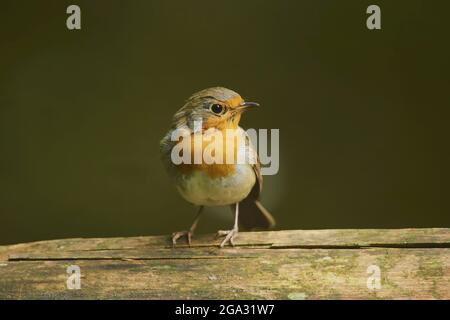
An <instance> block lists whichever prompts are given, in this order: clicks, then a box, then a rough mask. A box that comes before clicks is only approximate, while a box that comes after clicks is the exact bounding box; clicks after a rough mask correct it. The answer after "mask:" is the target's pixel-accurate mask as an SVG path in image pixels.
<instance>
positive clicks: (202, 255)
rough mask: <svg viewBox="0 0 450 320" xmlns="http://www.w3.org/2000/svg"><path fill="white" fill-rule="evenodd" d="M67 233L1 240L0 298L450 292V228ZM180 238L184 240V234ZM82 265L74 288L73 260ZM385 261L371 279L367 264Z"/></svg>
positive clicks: (449, 295)
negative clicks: (70, 284) (175, 242)
mask: <svg viewBox="0 0 450 320" xmlns="http://www.w3.org/2000/svg"><path fill="white" fill-rule="evenodd" d="M219 241H220V239H215V237H214V235H202V236H198V237H196V238H194V239H193V244H192V247H190V248H189V247H187V246H186V245H184V244H183V243H181V244H180V245H179V246H177V247H176V248H172V246H171V245H170V242H169V238H168V237H167V236H156V237H133V238H103V239H66V240H54V241H42V242H35V243H29V244H18V245H12V246H0V299H80V298H86V299H99V298H102V299H450V229H401V230H293V231H269V232H247V233H240V234H239V236H238V238H237V239H236V247H234V248H231V247H228V248H224V249H219V248H217V245H218V243H219ZM181 242H182V241H181ZM70 265H77V266H79V267H80V268H81V289H80V290H68V289H67V285H66V281H67V277H68V274H67V273H66V269H67V267H68V266H70ZM370 265H376V266H378V267H379V268H380V271H381V274H380V276H381V288H380V289H369V288H368V287H367V280H368V277H369V276H370V274H368V273H367V268H368V267H369V266H370Z"/></svg>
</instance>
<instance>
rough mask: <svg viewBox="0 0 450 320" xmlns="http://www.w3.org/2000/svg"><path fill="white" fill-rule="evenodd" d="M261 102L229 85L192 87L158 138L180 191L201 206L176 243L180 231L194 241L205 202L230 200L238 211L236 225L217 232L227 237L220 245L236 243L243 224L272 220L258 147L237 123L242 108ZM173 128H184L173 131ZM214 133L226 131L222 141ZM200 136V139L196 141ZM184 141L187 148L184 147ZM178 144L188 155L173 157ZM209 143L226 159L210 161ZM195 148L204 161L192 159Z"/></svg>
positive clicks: (256, 225)
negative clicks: (249, 99) (242, 157)
mask: <svg viewBox="0 0 450 320" xmlns="http://www.w3.org/2000/svg"><path fill="white" fill-rule="evenodd" d="M258 106H259V104H258V103H256V102H247V101H244V100H243V99H242V97H241V96H240V95H239V94H238V93H236V92H234V91H232V90H230V89H226V88H223V87H214V88H208V89H205V90H202V91H199V92H197V93H194V94H193V95H192V96H191V97H190V98H189V99H188V100H187V101H186V103H185V104H184V106H183V107H182V108H181V109H180V110H178V111H177V112H176V113H175V115H174V117H173V122H172V127H171V128H170V130H169V131H168V133H167V134H166V135H165V137H164V138H163V139H162V140H161V142H160V151H161V156H162V160H163V162H164V164H165V166H166V169H167V171H168V173H169V176H170V177H171V178H172V180H173V182H174V184H175V186H176V188H177V190H178V191H179V193H180V194H181V196H182V197H183V198H184V199H185V200H187V201H188V202H190V203H192V204H194V205H196V206H199V209H198V213H197V215H196V217H195V219H194V222H193V224H192V226H191V227H190V229H189V230H187V231H180V232H174V233H173V234H172V243H173V245H175V244H176V241H177V240H178V239H180V238H181V237H186V238H187V242H188V244H189V245H190V244H191V237H192V235H193V233H194V231H195V228H196V227H197V224H198V221H199V218H200V215H201V213H202V211H203V208H204V207H205V206H228V205H229V206H231V208H232V211H234V225H233V228H232V229H231V230H226V231H225V230H219V231H218V232H217V235H218V236H224V237H225V238H224V240H223V241H222V242H221V244H220V247H223V246H225V245H226V244H227V243H229V244H231V245H232V246H234V239H235V238H236V236H237V234H238V226H239V224H241V225H242V226H243V227H244V228H246V229H254V228H258V229H268V228H271V227H273V226H274V224H275V220H274V218H273V217H272V215H271V214H270V213H269V211H268V210H266V209H265V208H264V207H263V205H262V204H261V203H260V201H259V195H260V193H261V190H262V183H263V178H262V175H261V172H260V162H259V158H258V155H257V152H256V150H255V149H254V147H253V146H252V144H251V141H250V139H249V137H248V135H247V133H246V132H245V131H244V130H243V129H242V128H241V127H239V121H240V119H241V115H242V113H243V112H244V111H246V110H249V109H253V108H256V107H258ZM175 132H176V133H179V132H181V134H179V135H174V133H175ZM230 132H231V133H233V134H234V135H231V137H232V138H229V136H230V135H229V133H230ZM215 133H217V134H220V136H221V137H225V138H223V141H221V142H223V143H219V144H212V142H211V139H208V136H211V134H215ZM174 136H179V139H174ZM198 138H199V139H200V142H201V143H197V144H196V143H195V141H198V140H196V139H198ZM185 139H187V140H186V141H189V142H188V143H186V141H184V140H185ZM220 139H222V138H220ZM192 141H194V143H192ZM231 142H233V143H231ZM181 145H182V146H185V147H186V148H184V149H183V148H180V146H181ZM175 147H176V148H179V149H181V150H182V152H180V156H182V157H183V159H188V160H189V161H184V162H182V163H179V161H178V162H177V161H174V158H173V154H174V152H173V151H174V148H175ZM207 149H209V151H210V153H209V154H210V155H213V156H215V158H214V160H217V159H222V160H223V159H226V160H228V161H225V163H224V162H223V161H213V162H212V163H211V159H209V160H210V161H206V160H207V159H206V155H205V154H206V150H207ZM211 151H212V152H211ZM186 153H187V154H186ZM196 153H199V154H200V155H201V160H202V161H200V162H199V161H191V160H192V159H193V158H194V155H195V154H196ZM242 153H244V154H246V155H247V157H245V160H246V161H244V162H243V161H237V159H238V156H239V154H242ZM230 154H231V157H229V156H230ZM220 156H221V157H220ZM230 158H231V161H229V160H230ZM252 160H253V161H252Z"/></svg>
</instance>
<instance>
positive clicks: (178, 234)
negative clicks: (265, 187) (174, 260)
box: [172, 231, 194, 247]
mask: <svg viewBox="0 0 450 320" xmlns="http://www.w3.org/2000/svg"><path fill="white" fill-rule="evenodd" d="M193 234H194V233H193V232H192V231H178V232H174V233H172V245H173V246H174V247H175V245H176V244H177V240H178V239H180V238H182V237H186V239H187V243H188V245H189V246H191V239H192V235H193Z"/></svg>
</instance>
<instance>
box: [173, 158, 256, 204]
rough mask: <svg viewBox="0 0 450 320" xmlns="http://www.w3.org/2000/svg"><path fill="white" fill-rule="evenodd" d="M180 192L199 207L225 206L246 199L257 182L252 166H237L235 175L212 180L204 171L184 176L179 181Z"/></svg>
mask: <svg viewBox="0 0 450 320" xmlns="http://www.w3.org/2000/svg"><path fill="white" fill-rule="evenodd" d="M177 182H178V183H177V188H178V191H179V192H180V193H181V195H182V196H183V198H184V199H186V200H187V201H189V202H191V203H193V204H195V205H199V206H225V205H230V204H234V203H237V202H240V201H242V200H243V199H245V198H246V197H247V196H248V194H249V193H250V191H251V190H252V188H253V186H254V185H255V182H256V176H255V172H254V171H253V168H252V166H251V165H250V164H238V165H236V171H235V172H234V174H232V175H230V176H227V177H217V178H211V177H210V176H208V175H207V174H206V173H204V172H202V171H193V172H192V173H190V174H189V175H182V176H180V177H179V178H178V181H177Z"/></svg>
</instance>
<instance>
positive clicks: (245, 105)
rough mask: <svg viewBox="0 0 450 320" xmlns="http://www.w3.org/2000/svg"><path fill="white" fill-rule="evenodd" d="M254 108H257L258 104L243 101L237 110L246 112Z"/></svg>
mask: <svg viewBox="0 0 450 320" xmlns="http://www.w3.org/2000/svg"><path fill="white" fill-rule="evenodd" d="M255 107H259V103H256V102H250V101H244V102H242V103H241V104H240V106H239V109H241V110H247V109H252V108H255Z"/></svg>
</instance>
